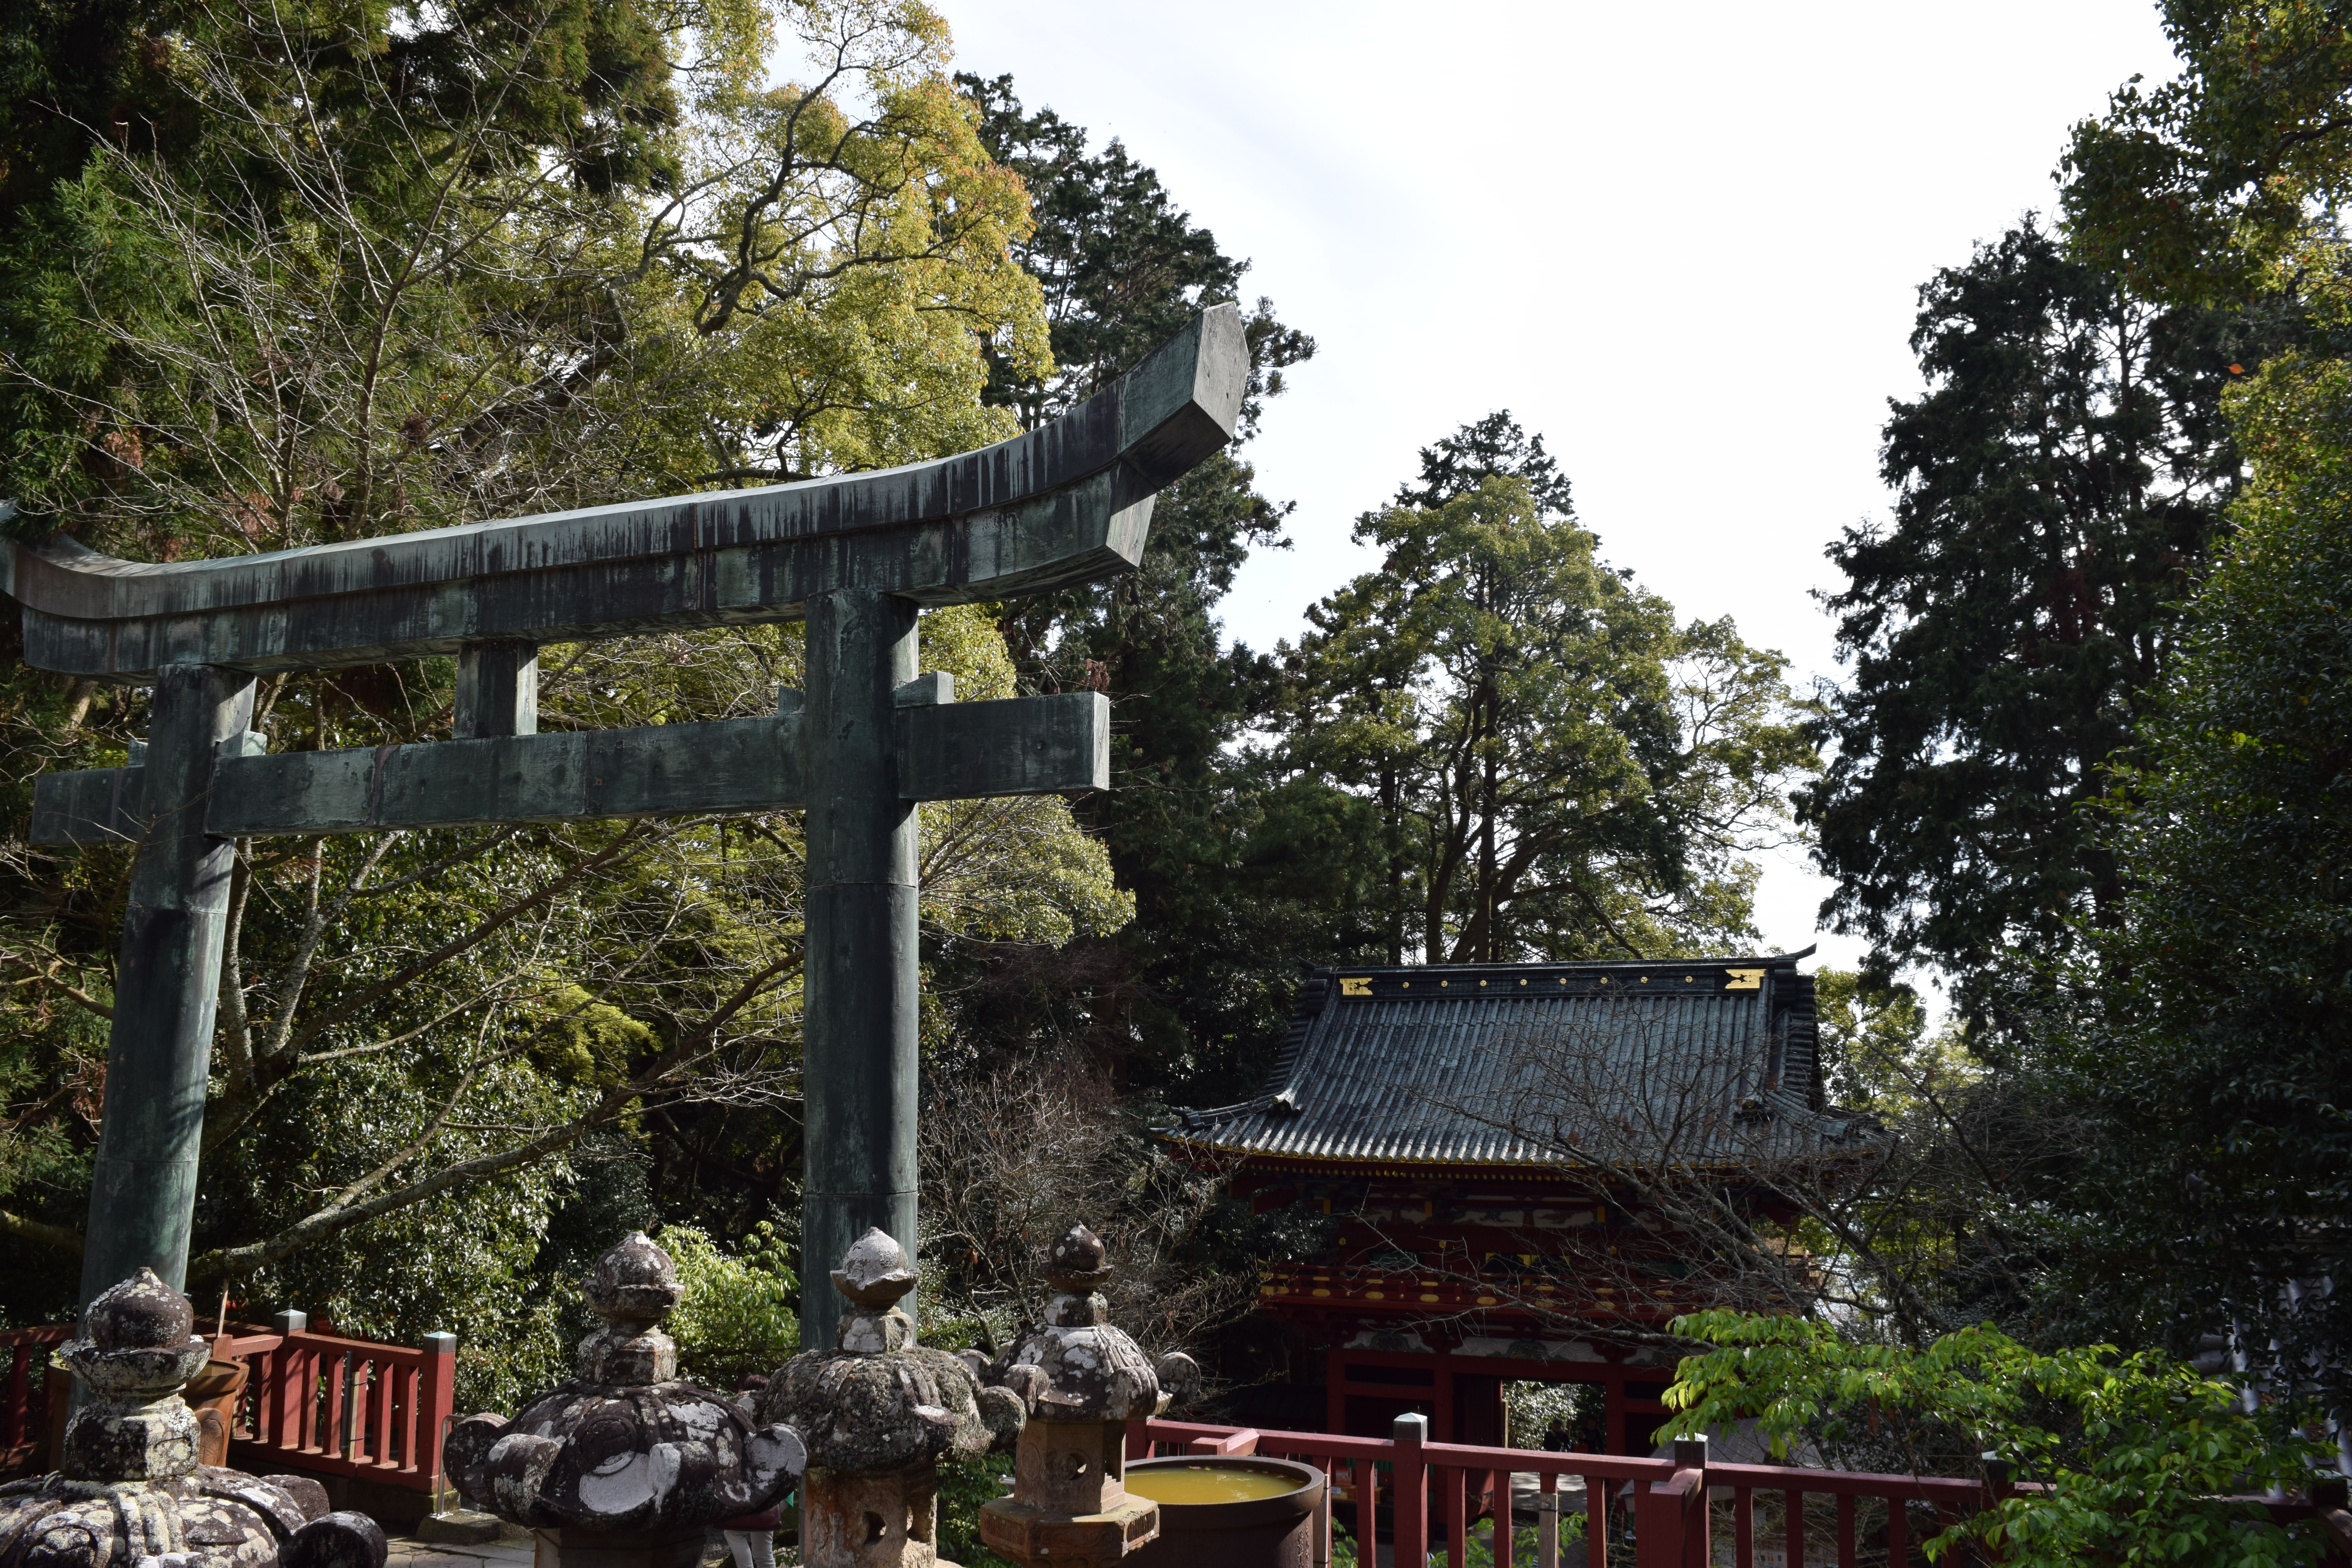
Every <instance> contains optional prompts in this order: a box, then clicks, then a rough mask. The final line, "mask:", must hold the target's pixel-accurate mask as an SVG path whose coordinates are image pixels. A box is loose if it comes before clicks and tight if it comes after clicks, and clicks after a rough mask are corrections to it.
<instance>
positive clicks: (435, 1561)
mask: <svg viewBox="0 0 2352 1568" xmlns="http://www.w3.org/2000/svg"><path fill="white" fill-rule="evenodd" d="M385 1544H386V1545H387V1547H388V1548H389V1550H388V1551H387V1552H386V1553H385V1562H384V1568H531V1548H530V1534H529V1532H528V1531H520V1530H515V1529H511V1528H509V1530H508V1531H507V1532H506V1534H505V1535H504V1536H502V1537H500V1538H499V1540H497V1541H493V1542H486V1543H484V1544H482V1545H479V1546H470V1545H469V1546H458V1545H453V1544H450V1543H447V1542H437V1541H432V1542H428V1541H415V1540H412V1539H411V1538H409V1537H408V1536H405V1535H394V1536H392V1537H390V1538H388V1540H387V1541H386V1543H385ZM702 1561H703V1564H704V1568H720V1565H722V1564H725V1565H728V1568H731V1565H732V1563H733V1561H734V1560H733V1559H732V1558H730V1556H729V1555H728V1554H727V1543H726V1542H723V1541H721V1540H720V1539H719V1532H718V1531H711V1533H710V1539H709V1542H707V1543H706V1544H705V1545H704V1546H703V1549H702ZM798 1562H800V1553H799V1552H795V1551H793V1549H792V1548H791V1547H789V1546H784V1545H782V1544H779V1545H778V1546H777V1548H776V1568H791V1565H792V1564H794V1563H798Z"/></svg>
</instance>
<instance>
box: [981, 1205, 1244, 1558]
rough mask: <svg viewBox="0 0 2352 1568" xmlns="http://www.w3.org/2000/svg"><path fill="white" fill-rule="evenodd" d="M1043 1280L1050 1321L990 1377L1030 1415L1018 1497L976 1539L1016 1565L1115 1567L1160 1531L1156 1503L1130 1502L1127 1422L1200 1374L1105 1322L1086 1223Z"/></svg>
mask: <svg viewBox="0 0 2352 1568" xmlns="http://www.w3.org/2000/svg"><path fill="white" fill-rule="evenodd" d="M1110 1277H1111V1266H1110V1260H1109V1257H1108V1253H1107V1252H1106V1250H1105V1248H1104V1247H1103V1244H1102V1241H1101V1239H1100V1238H1099V1237H1097V1236H1096V1235H1095V1233H1094V1232H1093V1231H1091V1230H1088V1229H1087V1227H1086V1226H1083V1225H1074V1226H1071V1227H1070V1228H1069V1229H1068V1230H1066V1231H1065V1232H1063V1233H1062V1235H1061V1236H1060V1237H1057V1238H1056V1239H1055V1242H1054V1244H1053V1246H1052V1247H1048V1248H1047V1249H1046V1253H1045V1283H1046V1284H1048V1285H1050V1286H1052V1287H1053V1289H1054V1294H1053V1296H1052V1297H1051V1298H1050V1299H1049V1300H1047V1302H1046V1304H1045V1321H1044V1322H1042V1323H1041V1324H1039V1325H1038V1326H1037V1327H1036V1328H1035V1329H1034V1330H1032V1331H1029V1332H1028V1333H1027V1334H1026V1335H1024V1337H1023V1338H1022V1341H1021V1342H1020V1343H1019V1344H1017V1345H1015V1346H1014V1347H1013V1349H1012V1350H1010V1351H1008V1352H1005V1353H1004V1354H1003V1355H1001V1356H999V1357H998V1358H997V1359H996V1361H995V1362H993V1363H991V1365H990V1369H989V1374H988V1381H989V1382H990V1383H991V1384H993V1385H995V1386H997V1387H1001V1388H1003V1389H1004V1390H1006V1391H1007V1392H1009V1393H1012V1394H1015V1395H1016V1396H1017V1397H1019V1399H1020V1400H1021V1402H1022V1405H1023V1407H1024V1411H1025V1413H1026V1414H1027V1415H1028V1417H1029V1419H1028V1421H1027V1423H1026V1425H1024V1426H1023V1428H1022V1431H1021V1442H1020V1447H1019V1450H1018V1452H1017V1454H1016V1456H1015V1458H1014V1461H1013V1495H1012V1496H1011V1497H1009V1498H999V1499H997V1500H994V1501H992V1502H990V1503H987V1504H985V1505H984V1506H983V1507H982V1510H981V1525H980V1528H981V1538H982V1540H983V1541H985V1542H988V1544H989V1545H990V1547H992V1549H994V1550H995V1551H997V1552H1003V1554H1004V1555H1005V1556H1007V1557H1011V1558H1013V1559H1016V1560H1017V1561H1019V1562H1023V1563H1049V1562H1050V1563H1116V1562H1118V1560H1119V1559H1120V1558H1122V1557H1124V1556H1126V1555H1127V1554H1128V1553H1129V1552H1134V1551H1136V1550H1137V1549H1139V1548H1140V1547H1142V1546H1144V1545H1147V1544H1149V1543H1150V1542H1151V1541H1152V1540H1153V1539H1154V1538H1155V1537H1156V1536H1157V1535H1158V1534H1159V1531H1160V1509H1159V1505H1158V1504H1157V1503H1154V1502H1151V1501H1150V1500H1148V1499H1144V1498H1138V1497H1130V1496H1129V1494H1128V1490H1127V1485H1126V1473H1127V1424H1128V1423H1129V1421H1132V1420H1136V1419H1138V1418H1139V1417H1144V1416H1150V1415H1157V1414H1159V1412H1160V1409H1161V1408H1163V1407H1164V1406H1165V1405H1166V1403H1167V1399H1168V1395H1167V1394H1165V1393H1164V1392H1163V1391H1162V1387H1161V1384H1162V1383H1163V1381H1164V1382H1167V1383H1170V1384H1175V1383H1178V1382H1179V1381H1180V1380H1181V1381H1182V1382H1184V1383H1186V1384H1190V1383H1192V1382H1196V1381H1197V1380H1198V1375H1199V1373H1198V1369H1197V1368H1196V1367H1194V1366H1193V1364H1192V1358H1191V1357H1189V1356H1185V1355H1181V1354H1179V1355H1173V1356H1166V1357H1162V1358H1161V1359H1160V1362H1159V1363H1157V1364H1155V1363H1153V1362H1152V1361H1151V1360H1150V1357H1148V1356H1146V1355H1145V1354H1144V1352H1143V1347H1142V1346H1140V1345H1139V1344H1137V1343H1136V1342H1135V1341H1134V1340H1133V1339H1132V1338H1130V1337H1129V1335H1128V1333H1127V1331H1125V1330H1124V1329H1121V1328H1119V1327H1118V1326H1117V1325H1116V1324H1114V1323H1113V1322H1112V1321H1110V1303H1109V1302H1108V1300H1105V1299H1104V1297H1103V1294H1102V1289H1101V1288H1102V1286H1103V1285H1105V1284H1106V1283H1108V1281H1109V1279H1110Z"/></svg>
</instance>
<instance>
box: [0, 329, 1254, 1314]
mask: <svg viewBox="0 0 2352 1568" xmlns="http://www.w3.org/2000/svg"><path fill="white" fill-rule="evenodd" d="M1248 370H1249V352H1248V348H1247V345H1246V343H1245V342H1244V339H1243V335H1242V327H1241V318H1240V313H1239V312H1238V311H1237V310H1235V309H1234V307H1232V306H1230V305H1222V306H1218V307H1215V308H1214V309H1212V310H1208V311H1206V312H1204V313H1203V314H1202V315H1201V316H1200V317H1198V318H1197V319H1195V320H1194V321H1193V322H1192V324H1191V325H1190V326H1188V327H1186V328H1185V329H1184V330H1183V331H1181V332H1179V333H1178V334H1177V335H1176V336H1175V337H1174V338H1173V339H1171V340H1170V342H1167V343H1165V344H1163V345H1162V346H1161V347H1160V349H1158V350H1157V351H1156V352H1154V353H1153V354H1152V355H1151V357H1150V358H1149V359H1148V360H1146V361H1144V363H1142V364H1140V365H1139V366H1138V367H1137V368H1136V369H1134V370H1133V371H1131V372H1129V374H1127V375H1125V376H1123V377H1122V378H1120V380H1119V381H1118V383H1116V384H1114V385H1112V386H1111V387H1110V388H1109V389H1108V391H1105V392H1103V393H1101V394H1099V395H1097V396H1095V397H1093V398H1091V399H1089V400H1088V401H1087V402H1086V403H1084V404H1082V405H1079V406H1078V407H1077V408H1075V409H1073V410H1072V411H1071V412H1070V413H1068V414H1067V415H1065V416H1063V417H1062V418H1060V419H1057V420H1055V422H1054V423H1053V424H1051V425H1048V426H1045V427H1043V428H1042V429H1038V430H1034V431H1032V432H1030V433H1029V434H1027V435H1025V436H1020V437H1015V438H1013V439H1012V440H1010V441H1004V442H1001V443H999V444H998V445H996V446H993V447H986V448H984V449H982V450H981V451H977V452H967V453H964V454H962V455H961V456H959V457H954V458H944V459H942V460H940V461H939V462H935V463H921V464H915V465H911V466H909V467H907V468H891V469H887V470H884V471H881V472H878V473H867V474H850V475H844V476H842V477H839V478H836V479H814V480H810V481H808V482H806V483H803V484H794V485H778V486H775V487H772V488H770V489H752V490H725V491H716V492H712V493H709V494H703V495H692V496H677V497H672V498H669V499H667V500H650V501H635V502H629V503H625V504H623V505H619V506H604V507H592V508H589V509H586V510H581V511H569V512H554V513H550V514H547V515H544V516H540V517H527V518H516V519H511V520H506V521H494V522H481V523H474V524H471V525H469V526H467V527H463V528H447V529H437V530H434V531H427V532H419V533H405V534H394V535H391V536H388V537H384V538H380V539H364V540H357V541H353V542H349V543H343V544H327V545H319V546H315V547H313V548H310V549H307V550H289V551H282V552H277V553H274V554H268V555H250V556H237V557H231V558H228V559H224V560H216V561H192V562H181V563H173V564H170V565H160V566H159V565H146V564H141V563H133V562H127V561H117V560H114V559H112V558H110V557H108V556H103V555H99V554H96V553H94V552H90V551H88V550H84V549H82V548H81V547H80V546H79V545H78V544H75V543H74V542H71V541H70V540H65V539H58V540H56V541H53V542H50V543H48V544H45V545H40V546H27V545H16V546H14V547H12V548H9V549H5V550H0V591H5V592H6V593H8V594H10V595H14V596H15V598H16V600H17V602H18V603H19V605H21V606H22V608H23V616H24V629H25V658H26V662H27V663H29V664H31V665H33V666H34V667H35V668H40V669H49V670H56V671H58V672H60V673H63V674H68V675H77V676H82V677H87V678H93V679H100V680H110V681H116V682H120V683H122V684H125V685H149V684H152V686H153V688H154V704H153V710H152V715H151V717H150V719H149V724H148V739H147V742H146V747H145V751H144V754H143V757H141V756H134V757H133V758H132V761H131V766H128V767H121V768H106V769H99V770H95V771H91V772H85V773H55V774H50V775H47V776H46V777H43V778H41V779H39V780H38V781H37V784H36V786H35V804H34V814H33V830H32V838H33V841H34V842H35V843H38V844H95V843H101V842H120V841H124V840H135V841H136V842H137V843H138V844H139V846H140V849H139V858H138V863H137V866H136V868H134V870H133V872H132V875H131V893H130V905H129V908H128V909H127V910H126V911H125V913H124V916H123V925H122V947H121V957H120V961H119V963H118V964H117V969H116V975H115V1003H114V1020H113V1026H112V1030H111V1034H110V1040H109V1045H108V1048H107V1085H106V1107H105V1120H104V1122H103V1126H102V1131H101V1132H100V1138H99V1147H98V1160H97V1167H96V1170H95V1171H94V1173H93V1175H92V1180H91V1186H90V1197H89V1228H88V1231H87V1233H86V1237H85V1240H84V1251H83V1258H82V1284H81V1299H82V1300H83V1301H85V1302H87V1301H89V1299H90V1298H91V1297H92V1296H94V1295H96V1294H97V1293H98V1292H99V1291H100V1290H101V1289H105V1288H106V1287H107V1286H109V1285H111V1284H113V1283H114V1282H115V1281H117V1280H119V1279H125V1278H127V1277H128V1276H130V1275H131V1273H132V1272H133V1271H135V1270H136V1269H137V1268H140V1267H141V1266H142V1265H144V1266H146V1267H149V1268H153V1269H154V1270H155V1272H156V1273H158V1274H160V1275H162V1276H163V1278H164V1279H166V1280H168V1281H169V1282H171V1283H172V1284H173V1285H174V1286H178V1285H180V1284H182V1283H183V1282H184V1277H185V1273H186V1268H187V1258H188V1239H189V1236H188V1233H189V1225H190V1219H191V1215H192V1212H193V1209H194V1203H195V1194H196V1156H197V1150H198V1147H199V1141H200V1139H201V1136H202V1133H203V1128H204V1112H205V1074H206V1070H207V1068H208V1066H209V1062H210V1058H211V1054H212V1037H213V1015H214V1008H215V1004H216V1001H217V998H218V994H219V984H220V963H221V950H222V941H223V937H224V935H225V928H224V924H223V921H224V917H225V915H226V907H227V889H228V874H229V867H230V863H231V860H232V857H233V843H234V840H236V838H239V837H266V836H270V835H279V836H284V835H297V836H306V835H311V834H323V833H363V832H368V831H370V830H373V829H379V828H389V827H444V826H459V825H474V824H484V823H499V822H574V821H580V820H583V819H586V818H591V817H603V816H664V815H673V814H675V815H686V814H702V813H711V812H757V811H774V810H777V809H780V808H783V807H788V806H803V807H805V809H806V811H807V837H808V871H807V877H808V891H807V906H806V932H807V936H806V940H807V955H806V961H805V968H804V971H803V975H804V979H803V985H804V992H803V995H804V1012H803V1020H804V1028H803V1036H804V1048H805V1062H804V1078H803V1089H804V1093H805V1102H806V1118H807V1121H806V1140H805V1148H806V1165H805V1171H804V1179H805V1184H804V1188H803V1210H802V1215H803V1221H802V1256H803V1258H804V1259H806V1260H810V1261H809V1262H808V1266H807V1267H806V1268H803V1286H802V1291H803V1294H802V1308H801V1311H802V1321H803V1332H804V1333H805V1334H806V1335H807V1338H806V1339H805V1340H804V1341H803V1342H805V1343H810V1344H817V1345H824V1344H830V1343H831V1342H833V1325H834V1322H835V1319H836V1318H837V1316H838V1307H839V1301H838V1300H837V1298H836V1297H835V1292H834V1290H833V1289H832V1287H831V1285H830V1284H829V1283H828V1282H827V1279H826V1277H825V1265H824V1262H823V1261H820V1260H824V1259H831V1258H839V1257H840V1256H842V1254H843V1253H844V1252H845V1251H846V1250H847V1249H848V1247H849V1245H850V1243H851V1242H852V1241H854V1240H856V1238H857V1237H858V1236H860V1235H862V1234H863V1233H864V1232H865V1230H866V1227H867V1226H880V1227H881V1228H882V1229H884V1230H885V1231H887V1232H888V1233H889V1234H891V1235H892V1236H894V1237H898V1238H900V1239H901V1240H902V1241H904V1242H905V1243H907V1245H908V1247H909V1248H910V1249H911V1247H913V1245H914V1242H915V1239H916V1234H917V1233H916V1228H915V1186H916V1173H915V1106H916V1096H915V1091H916V1069H917V1057H916V1032H915V1025H916V998H917V990H918V984H919V980H918V971H917V964H916V959H917V948H916V916H917V889H916V887H915V861H916V832H915V811H914V807H915V803H916V802H918V801H923V800H945V799H951V798H957V797H962V796H974V795H1038V794H1050V793H1056V792H1061V791H1069V790H1086V789H1106V788H1108V787H1109V784H1110V762H1109V757H1110V752H1109V746H1110V730H1109V726H1110V704H1109V702H1108V700H1107V699H1105V698H1104V697H1103V696H1101V695H1100V694H1099V693H1097V692H1091V691H1082V692H1069V693H1064V694H1061V695H1058V696H1051V697H1027V698H1015V699H1012V700H1005V701H998V702H972V703H957V702H955V701H954V700H953V697H954V693H953V690H952V688H951V684H950V682H949V681H948V680H947V679H945V678H941V677H933V678H930V679H923V680H918V679H916V633H915V626H916V616H917V612H918V609H919V606H921V605H951V604H962V603H969V602H972V601H980V600H995V599H1006V598H1013V597H1016V596H1019V595H1026V594H1034V593H1040V592H1043V591H1045V590H1047V589H1052V588H1060V587H1066V586H1069V585H1071V584H1079V583H1087V582H1092V581H1094V580H1096V579H1097V578H1102V577H1108V576H1111V575H1114V574H1118V573H1121V572H1126V571H1129V570H1130V569H1131V568H1133V566H1134V565H1135V564H1136V563H1137V562H1138V561H1139V559H1140V558H1141V556H1142V554H1143V543H1144V538H1145V535H1146V533H1147V531H1149V529H1150V521H1151V503H1152V497H1153V494H1154V492H1156V491H1157V490H1159V489H1161V488H1162V487H1164V486H1166V485H1167V484H1169V483H1171V481H1173V480H1174V479H1177V478H1178V477H1179V476H1181V474H1183V473H1184V472H1185V471H1186V470H1187V469H1189V468H1192V467H1193V466H1194V465H1195V464H1197V463H1199V462H1200V461H1201V460H1202V458H1207V457H1208V456H1210V455H1211V454H1212V453H1213V452H1215V451H1216V450H1217V449H1218V448H1219V447H1222V446H1223V445H1224V443H1225V442H1226V441H1227V440H1229V439H1230V438H1231V437H1232V435H1233V430H1234V419H1235V418H1236V416H1238V414H1239V411H1240V408H1241V400H1242V393H1243V388H1244V383H1245V381H1246V379H1247V376H1248ZM795 618H805V620H806V621H807V623H808V631H807V636H808V661H807V670H808V674H807V680H808V687H807V689H806V691H805V692H792V691H787V692H784V693H783V694H782V697H781V699H780V700H779V702H778V705H777V711H776V713H775V715H774V717H772V718H760V719H734V720H726V721H717V722H710V723H700V724H670V725H662V726H657V727H652V728H646V729H629V730H607V731H574V732H568V733H561V734H549V735H541V734H539V733H537V732H536V731H537V717H538V649H539V647H540V646H541V644H545V643H551V642H576V641H583V640H586V639H590V638H595V637H619V636H624V635H625V634H628V633H632V632H641V631H646V630H649V629H652V628H656V627H677V626H731V625H743V624H748V623H754V622H761V621H779V620H789V619H795ZM431 654H454V655H456V656H457V722H456V726H455V728H456V737H455V738H454V739H452V740H449V741H443V742H432V743H429V744H421V745H413V746H394V747H383V748H380V749H375V750H364V751H347V752H290V753H287V754H284V755H279V756H270V755H268V754H267V753H266V752H265V750H264V747H263V742H262V737H261V736H260V735H258V734H256V733H252V732H250V731H248V728H247V726H248V724H249V722H250V721H251V718H252V713H253V687H254V678H255V677H256V676H257V675H262V674H268V673H273V672H276V671H280V670H296V669H331V668H338V667H341V666H349V665H359V664H373V663H377V662H380V661H383V660H386V659H396V658H420V657H423V656H425V655H431Z"/></svg>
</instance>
